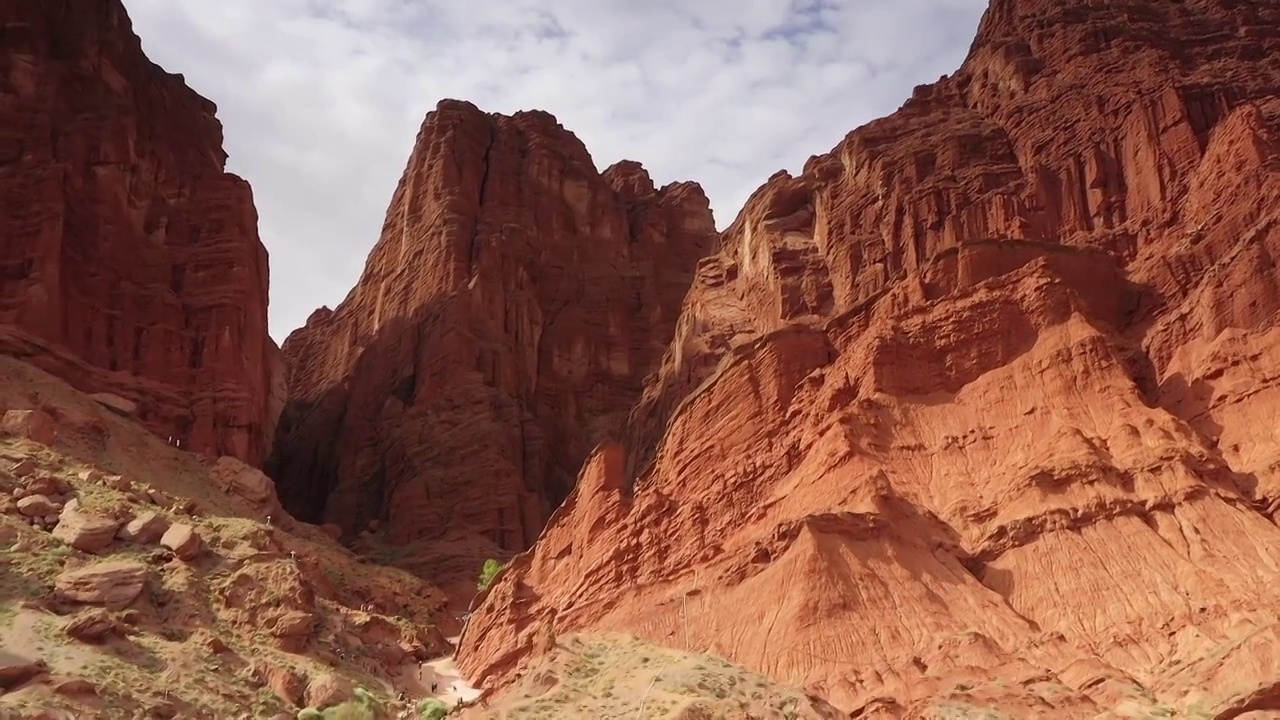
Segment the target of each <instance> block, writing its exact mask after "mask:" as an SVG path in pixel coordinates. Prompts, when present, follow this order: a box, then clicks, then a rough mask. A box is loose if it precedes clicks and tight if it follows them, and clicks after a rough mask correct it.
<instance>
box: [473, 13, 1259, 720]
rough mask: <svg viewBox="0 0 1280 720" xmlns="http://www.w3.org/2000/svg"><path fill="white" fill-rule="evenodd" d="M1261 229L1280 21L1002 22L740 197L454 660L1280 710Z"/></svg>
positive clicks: (499, 670) (966, 699)
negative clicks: (697, 667)
mask: <svg viewBox="0 0 1280 720" xmlns="http://www.w3.org/2000/svg"><path fill="white" fill-rule="evenodd" d="M1278 223H1280V2H1275V1H1274V0H1268V1H1267V2H1252V3H1239V2H1228V1H1227V0H1188V1H1186V2H1177V3H1171V2H1170V3H1156V2H1137V1H1128V2H1121V1H1113V2H1090V3H1065V4H1064V3H1049V2H1038V1H1036V0H993V2H992V4H991V6H990V7H989V9H988V10H987V12H986V14H985V16H984V18H983V21H982V23H981V26H980V28H979V31H978V37H977V39H976V41H975V42H974V44H973V46H972V48H971V51H970V54H969V56H968V58H967V59H966V60H965V62H964V64H963V66H962V67H961V68H960V69H959V70H958V71H957V72H956V73H955V74H953V75H952V76H949V77H944V78H942V79H940V80H939V81H938V82H937V83H934V84H932V85H927V86H922V87H919V88H916V90H915V92H914V94H913V96H912V98H911V99H910V100H909V101H907V102H906V103H905V104H904V105H903V107H902V108H901V109H900V110H899V111H898V112H896V113H894V114H893V115H891V116H889V117H887V118H884V119H882V120H878V121H875V122H873V123H871V124H869V125H867V126H864V127H862V128H859V129H858V130H856V131H854V132H853V133H851V134H850V135H849V136H848V137H847V138H846V139H845V140H844V141H843V142H841V143H840V144H839V145H838V146H837V147H836V148H834V149H833V150H832V151H831V152H829V153H827V154H825V155H821V156H817V157H814V158H812V159H810V161H809V162H808V163H807V164H806V166H805V169H804V172H803V174H802V175H800V176H798V177H792V176H789V175H787V174H785V173H780V174H778V175H776V176H774V177H773V178H771V179H770V180H769V181H768V182H767V183H766V184H765V185H764V187H762V188H761V189H760V190H759V191H758V192H757V193H756V194H755V195H754V196H753V197H752V199H751V200H750V201H749V202H748V204H747V206H746V208H745V209H744V210H743V211H742V213H741V214H740V215H739V217H738V218H737V220H736V221H735V222H734V223H733V225H732V226H731V227H730V228H729V229H728V230H727V232H725V233H724V235H723V237H722V240H721V251H720V252H719V253H718V254H716V255H714V256H712V257H710V258H708V259H706V260H704V261H703V262H702V263H701V264H700V265H699V268H698V274H697V280H696V282H695V284H694V287H693V289H692V290H691V292H690V293H689V295H688V297H687V298H686V300H685V302H684V308H683V311H682V314H681V317H680V320H679V322H678V323H677V329H676V336H675V339H674V340H673V342H672V344H671V346H670V348H669V349H668V351H667V353H666V355H665V357H664V359H663V363H662V367H661V369H660V371H659V372H658V373H657V374H656V375H655V376H654V378H652V380H651V381H650V382H649V383H647V384H646V387H645V391H644V395H643V399H642V400H641V402H640V403H639V404H638V406H637V407H636V408H635V411H634V412H633V413H632V415H631V417H630V419H629V422H628V423H627V425H626V427H625V429H624V432H623V433H622V436H621V437H622V442H621V443H618V444H614V443H610V444H606V445H605V446H603V447H601V448H599V449H598V450H597V451H596V452H595V453H594V454H593V456H592V458H591V460H590V461H589V462H588V463H587V464H586V466H585V467H584V469H583V470H582V473H581V476H580V480H579V483H578V486H577V488H576V489H575V491H574V493H573V494H571V495H570V497H569V498H568V500H567V501H566V503H565V504H564V505H563V506H562V507H561V508H560V509H559V510H558V511H557V512H556V513H555V514H554V515H553V517H552V519H551V520H550V522H549V525H548V528H547V530H546V531H545V533H544V535H543V537H542V538H541V539H540V540H539V541H538V543H537V544H536V545H535V546H534V548H533V549H532V550H530V551H528V552H526V553H523V554H521V555H518V556H517V557H516V558H515V559H514V560H513V562H512V563H511V565H510V566H509V567H508V568H507V569H506V570H505V571H504V572H503V573H502V574H501V575H500V576H499V579H498V580H497V582H496V583H495V584H494V585H493V587H492V588H491V590H490V591H489V592H488V594H487V596H486V597H485V599H484V601H483V604H482V606H481V607H480V608H479V609H478V610H477V612H476V613H475V614H474V615H473V616H472V620H471V622H470V624H469V625H468V627H467V629H466V632H465V633H464V636H463V638H462V648H461V653H460V655H459V664H460V666H461V667H462V668H463V670H464V671H465V672H467V673H469V674H470V675H471V677H472V680H473V682H477V683H481V684H484V685H485V686H487V687H498V686H502V685H505V684H508V683H510V682H512V681H513V678H514V677H516V676H517V675H518V673H519V671H520V668H522V667H524V666H526V665H527V664H528V663H529V662H531V661H532V659H533V658H534V657H536V656H538V655H539V654H540V653H541V652H543V650H544V649H545V645H544V644H543V643H540V642H539V638H540V637H541V636H542V634H543V633H545V632H546V628H548V627H550V628H554V630H555V631H556V632H570V631H576V630H581V629H585V628H591V629H609V630H626V631H631V632H635V633H637V634H638V635H639V636H641V637H642V638H644V639H646V640H649V641H653V642H658V643H664V644H667V645H671V646H674V647H680V648H686V649H690V650H708V651H711V652H716V653H719V654H722V655H724V656H725V657H727V658H729V659H730V660H731V661H733V662H737V663H740V664H742V665H744V666H746V667H748V668H751V669H753V670H757V671H760V672H763V673H765V674H767V675H770V676H771V677H773V678H775V679H776V680H779V681H782V682H787V683H795V684H799V685H803V686H805V687H807V688H808V689H810V690H812V691H813V692H815V693H817V694H819V695H821V696H823V697H824V698H827V699H829V700H831V701H832V702H833V703H834V704H836V705H837V706H839V707H840V708H841V709H843V710H845V711H849V712H851V713H852V714H854V715H855V716H857V717H919V716H938V717H953V716H955V714H954V712H953V710H954V707H953V706H954V705H955V704H956V703H961V704H964V705H966V706H980V707H986V708H989V709H991V710H992V711H996V710H998V711H1002V712H1007V713H1010V714H1011V715H1013V716H1015V717H1034V716H1042V717H1055V718H1063V717H1094V716H1134V715H1135V714H1142V713H1154V714H1155V715H1162V714H1164V715H1167V714H1169V713H1172V712H1174V710H1175V709H1177V710H1178V711H1180V712H1184V713H1187V714H1189V715H1191V716H1200V717H1222V718H1226V717H1236V716H1237V715H1239V714H1241V713H1244V712H1246V711H1252V710H1263V709H1273V710H1274V709H1280V685H1277V684H1276V683H1277V678H1278V677H1280V643H1278V642H1277V627H1280V626H1278V625H1277V619H1278V617H1277V615H1278V612H1280V611H1278V610H1277V608H1276V606H1275V603H1274V600H1273V598H1272V594H1273V590H1272V588H1274V587H1275V584H1276V582H1277V581H1278V580H1280V528H1277V527H1276V515H1275V511H1276V508H1277V505H1278V504H1280V473H1278V472H1277V467H1280V452H1278V450H1280V447H1278V445H1277V436H1276V435H1275V431H1274V427H1273V426H1274V422H1273V421H1272V420H1273V418H1274V416H1275V413H1276V411H1277V407H1278V405H1277V403H1278V402H1280V391H1278V385H1277V378H1278V377H1280V371H1278V370H1277V368H1280V327H1277V311H1278V310H1280V285H1278V281H1280V273H1278V272H1277V270H1276V262H1275V258H1276V256H1277V254H1278V253H1280V224H1278ZM947 708H951V709H950V710H948V709H947ZM948 713H950V714H948Z"/></svg>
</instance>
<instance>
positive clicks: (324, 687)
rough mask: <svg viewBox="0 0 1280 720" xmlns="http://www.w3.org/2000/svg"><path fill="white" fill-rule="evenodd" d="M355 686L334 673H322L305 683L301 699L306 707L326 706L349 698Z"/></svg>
mask: <svg viewBox="0 0 1280 720" xmlns="http://www.w3.org/2000/svg"><path fill="white" fill-rule="evenodd" d="M353 692H355V686H354V685H353V684H352V682H351V681H350V680H348V679H347V678H345V677H343V676H341V675H337V674H335V673H323V674H321V675H317V676H316V677H313V678H311V681H310V682H308V683H307V689H306V692H305V693H304V695H303V699H304V701H305V703H306V706H307V707H313V708H326V707H329V706H330V705H337V704H338V703H341V702H345V701H347V700H350V699H351V695H352V693H353Z"/></svg>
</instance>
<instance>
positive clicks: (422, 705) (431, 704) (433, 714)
mask: <svg viewBox="0 0 1280 720" xmlns="http://www.w3.org/2000/svg"><path fill="white" fill-rule="evenodd" d="M414 712H416V713H417V714H418V720H441V719H442V718H444V717H445V716H446V715H448V714H449V707H448V706H447V705H445V704H444V703H442V702H440V701H439V700H436V699H434V698H430V699H427V700H420V701H419V702H418V704H417V705H416V706H415V707H414Z"/></svg>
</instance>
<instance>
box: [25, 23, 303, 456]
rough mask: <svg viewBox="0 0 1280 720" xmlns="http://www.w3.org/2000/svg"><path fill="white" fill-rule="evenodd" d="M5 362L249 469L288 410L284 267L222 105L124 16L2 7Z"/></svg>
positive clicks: (266, 446) (264, 452) (186, 445)
mask: <svg viewBox="0 0 1280 720" xmlns="http://www.w3.org/2000/svg"><path fill="white" fill-rule="evenodd" d="M0 17H3V18H4V19H5V26H4V32H3V36H2V37H3V40H2V42H3V50H4V51H3V53H0V351H3V352H4V353H6V354H9V355H16V356H21V357H24V358H27V359H29V360H31V361H32V362H34V363H37V364H39V365H40V366H41V367H43V368H45V369H47V370H49V371H51V372H54V373H55V374H57V375H59V376H61V377H64V378H66V379H68V380H69V381H70V382H72V383H73V384H74V385H75V386H76V387H78V388H80V389H82V390H86V391H90V392H109V393H112V394H115V395H117V396H120V397H123V398H125V399H126V400H128V401H130V402H132V403H135V404H136V406H137V408H136V412H137V415H138V418H139V419H140V420H141V421H142V422H143V423H144V424H145V425H146V426H147V427H149V428H150V429H152V431H154V432H155V433H156V434H158V435H160V436H162V437H165V438H168V437H175V438H177V439H179V440H180V441H182V443H183V447H184V448H190V449H193V450H199V451H207V452H209V453H212V454H223V455H232V456H235V457H238V458H240V459H243V460H245V461H247V462H249V463H254V464H256V463H258V462H260V461H261V460H262V459H263V458H264V457H265V456H266V454H267V452H268V450H269V448H270V443H271V439H272V437H273V435H274V432H275V422H276V418H278V416H279V413H280V410H281V407H282V405H283V402H284V387H283V379H284V374H283V364H282V358H281V357H280V355H279V351H278V349H277V348H276V347H275V346H274V344H273V343H272V341H271V339H270V338H269V337H268V336H267V313H266V308H267V253H266V250H265V249H264V248H263V246H262V244H261V242H259V240H258V231H257V215H256V212H255V210H254V206H253V198H252V194H251V192H250V190H249V186H248V185H247V184H246V183H245V182H244V181H243V180H241V179H240V178H238V177H235V176H234V175H230V174H228V173H226V172H225V171H224V163H225V160H226V154H225V153H224V152H223V150H222V130H221V126H220V125H219V123H218V121H217V120H216V119H215V117H214V111H215V108H214V105H213V103H211V102H209V101H208V100H205V99H204V98H202V97H200V96H199V95H197V94H195V93H194V92H192V91H191V90H190V89H188V88H187V87H186V86H185V85H184V84H183V81H182V77H181V76H177V75H170V74H168V73H166V72H164V71H163V70H162V69H160V68H159V67H157V66H155V65H153V64H152V63H151V62H150V61H148V60H147V58H146V56H145V55H144V54H143V52H142V48H141V45H140V43H139V40H138V38H137V36H136V35H134V33H133V31H132V29H131V25H130V23H129V18H128V16H127V15H126V14H125V10H124V7H123V6H122V5H121V4H120V2H119V0H106V1H104V2H78V1H74V0H47V1H42V2H30V1H29V0H0Z"/></svg>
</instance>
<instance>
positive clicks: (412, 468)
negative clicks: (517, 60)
mask: <svg viewBox="0 0 1280 720" xmlns="http://www.w3.org/2000/svg"><path fill="white" fill-rule="evenodd" d="M714 241H715V229H714V224H713V222H712V217H711V212H710V209H709V206H708V201H707V199H706V197H705V196H704V195H703V193H702V191H701V189H700V188H698V187H697V186H696V185H693V184H690V183H679V184H673V185H669V186H667V187H664V188H662V189H660V190H659V189H656V188H655V187H654V185H653V183H652V181H651V180H650V179H649V176H648V174H647V173H646V172H645V171H644V170H643V169H642V168H641V167H640V166H639V165H637V164H635V163H631V162H623V163H619V164H617V165H615V166H613V167H611V168H609V169H608V170H606V171H605V172H604V173H603V174H601V173H599V172H597V170H596V169H595V166H594V164H593V163H592V160H591V157H590V155H589V154H588V153H587V150H586V149H585V148H584V147H583V145H582V143H581V142H580V141H579V140H578V139H577V138H575V137H574V136H573V135H572V134H571V133H569V132H568V131H566V130H565V129H564V128H562V127H561V126H560V125H559V124H557V122H556V121H555V119H554V118H552V117H551V116H550V115H548V114H546V113H542V112H522V113H518V114H516V115H515V116H514V117H504V116H499V115H489V114H486V113H483V112H481V111H480V110H478V109H476V108H475V107H474V106H472V105H470V104H468V103H463V102H456V101H444V102H441V103H440V104H439V106H438V107H437V108H436V110H435V111H434V112H432V113H430V114H429V115H428V116H427V118H426V120H425V122H424V123H423V125H422V129H421V131H420V133H419V135H418V139H417V144H416V147H415V148H414V151H413V153H412V155H411V156H410V158H409V163H408V167H407V169H406V171H405V173H404V177H403V179H402V180H401V182H400V185H399V187H398V188H397V190H396V192H395V195H394V197H393V198H392V201H391V206H390V208H389V209H388V211H387V216H386V222H385V224H384V225H383V230H382V237H381V239H380V240H379V241H378V243H377V245H376V246H375V247H374V249H373V251H372V252H371V253H370V255H369V259H368V262H367V263H366V265H365V271H364V274H363V276H362V277H361V279H360V281H359V283H358V284H357V285H356V287H355V288H354V289H353V290H352V291H351V293H350V294H349V295H348V296H347V298H346V300H344V301H343V302H342V304H340V305H339V306H338V308H337V309H336V310H332V311H330V310H329V309H327V308H325V309H321V310H318V311H317V312H316V313H315V314H313V315H312V317H311V318H310V319H309V320H308V322H307V324H306V326H305V327H303V328H301V329H299V330H298V331H296V332H295V333H294V334H292V335H291V336H290V337H289V338H288V340H286V341H285V343H284V352H285V355H286V356H287V359H288V367H289V388H290V399H289V405H288V408H287V410H286V412H285V418H284V420H283V421H282V424H281V433H280V436H279V442H278V448H279V449H278V453H277V455H276V457H275V458H274V460H273V461H272V463H271V466H270V467H271V472H272V473H273V475H274V477H276V478H277V481H278V483H279V485H280V487H281V492H282V493H283V495H284V498H285V502H286V504H287V505H289V506H290V507H291V508H293V509H294V511H295V512H296V513H298V514H299V515H300V516H301V517H304V518H309V519H316V520H323V521H327V522H334V523H338V524H340V525H342V526H343V528H344V529H345V530H346V531H347V532H348V535H349V536H350V534H351V533H353V532H358V531H362V530H364V529H365V527H366V526H367V525H368V524H369V523H370V521H377V522H378V523H384V525H383V527H384V528H385V530H386V535H385V538H386V539H389V540H390V541H392V542H395V543H401V544H403V543H409V542H413V541H416V540H424V539H425V540H431V541H434V546H435V547H436V548H437V549H440V548H444V547H446V546H448V544H449V543H456V544H455V545H453V546H452V547H453V548H454V549H453V550H440V554H439V555H437V556H433V557H432V559H431V562H430V567H427V568H424V572H429V573H430V575H431V576H432V577H433V578H434V579H440V580H443V581H445V582H448V581H449V580H450V579H451V578H452V579H454V580H457V581H458V587H459V588H460V591H464V592H465V591H466V589H467V588H469V587H471V586H472V584H473V583H474V580H475V577H476V573H477V572H478V570H479V562H480V560H481V559H483V557H485V556H486V555H492V554H494V553H497V554H501V555H505V554H508V553H509V552H513V551H517V550H522V549H524V548H526V547H528V545H529V544H530V543H532V542H533V540H534V539H535V538H536V537H537V535H538V533H539V531H541V529H542V527H543V524H544V523H545V521H546V518H547V516H548V514H549V513H550V512H551V510H552V509H553V508H554V507H555V506H556V505H557V504H558V503H559V502H560V501H561V500H562V499H563V498H564V497H565V495H567V494H568V492H569V491H570V489H571V487H572V485H573V480H574V477H575V476H576V474H577V471H578V468H579V466H580V465H581V464H582V462H583V460H584V459H585V458H586V456H587V454H588V453H589V451H590V450H591V448H592V447H593V446H594V445H595V444H596V443H597V442H599V441H600V440H601V439H602V438H605V437H608V436H610V435H611V433H613V432H616V430H617V429H618V427H620V425H621V424H622V421H623V420H624V418H625V415H626V413H627V412H628V410H629V409H630V407H631V406H632V405H633V404H634V402H635V401H636V399H637V398H638V397H639V395H640V392H641V389H642V383H643V380H644V378H645V376H646V375H647V374H649V373H651V372H653V371H654V370H656V369H657V367H658V363H659V361H660V358H661V356H662V352H663V350H664V348H665V345H666V343H667V342H668V340H669V339H670V337H671V336H672V333H673V331H674V325H675V321H676V317H677V315H678V313H679V309H680V302H681V299H682V298H683V296H684V294H685V292H686V291H687V290H688V287H689V284H690V282H691V280H692V271H693V268H694V266H695V264H696V262H697V260H698V258H700V257H702V256H703V255H705V254H707V253H708V252H710V251H711V249H712V247H713V244H714ZM419 557H420V559H423V558H422V556H419Z"/></svg>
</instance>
